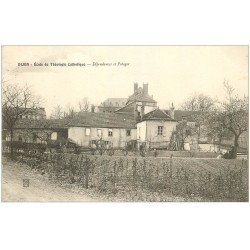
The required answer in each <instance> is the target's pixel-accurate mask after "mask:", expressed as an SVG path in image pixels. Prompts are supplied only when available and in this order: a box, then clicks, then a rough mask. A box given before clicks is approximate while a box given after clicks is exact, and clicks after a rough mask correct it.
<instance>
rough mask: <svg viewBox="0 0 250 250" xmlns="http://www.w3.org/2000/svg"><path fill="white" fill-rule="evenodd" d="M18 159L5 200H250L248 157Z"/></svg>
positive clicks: (7, 171)
mask: <svg viewBox="0 0 250 250" xmlns="http://www.w3.org/2000/svg"><path fill="white" fill-rule="evenodd" d="M43 157H44V156H43ZM17 161H19V163H13V162H8V161H6V160H4V162H3V196H2V199H3V200H4V201H8V200H9V201H12V200H20V201H23V200H25V201H29V200H30V201H90V200H91V201H92V200H95V201H151V202H152V201H153V202H154V201H248V164H247V161H246V160H244V159H243V160H225V159H196V158H172V159H171V158H154V157H148V158H142V157H131V156H128V157H124V156H123V157H110V156H84V155H73V154H56V155H50V156H49V157H46V159H42V158H36V157H34V156H32V157H31V156H28V157H27V156H22V157H19V158H18V159H17ZM26 175H27V176H28V178H29V179H31V180H32V181H31V183H33V185H31V188H29V189H27V188H22V179H23V178H24V177H23V176H26ZM6 182H7V183H6ZM36 185H37V187H36ZM57 189H58V190H57ZM39 190H40V191H39ZM79 195H80V196H79Z"/></svg>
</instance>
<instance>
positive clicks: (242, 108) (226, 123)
mask: <svg viewBox="0 0 250 250" xmlns="http://www.w3.org/2000/svg"><path fill="white" fill-rule="evenodd" d="M224 87H225V90H226V93H227V100H226V101H224V102H222V103H221V104H220V107H218V108H217V109H216V112H215V113H214V121H215V124H217V125H216V126H215V127H214V129H215V132H216V133H217V134H221V133H223V134H224V133H226V132H227V133H228V132H230V133H232V134H233V135H234V144H233V146H234V148H233V152H232V158H236V157H237V152H238V147H239V143H238V141H239V137H240V136H241V135H242V133H243V132H246V131H247V130H248V98H246V97H244V98H239V97H238V96H237V95H233V92H234V89H233V87H232V86H231V85H230V84H229V83H228V81H227V82H225V81H224Z"/></svg>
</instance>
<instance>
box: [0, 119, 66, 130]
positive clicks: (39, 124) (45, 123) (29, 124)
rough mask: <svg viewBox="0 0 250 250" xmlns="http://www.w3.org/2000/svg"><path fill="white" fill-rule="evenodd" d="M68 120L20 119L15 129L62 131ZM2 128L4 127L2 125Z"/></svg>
mask: <svg viewBox="0 0 250 250" xmlns="http://www.w3.org/2000/svg"><path fill="white" fill-rule="evenodd" d="M68 123H69V119H40V120H33V119H20V120H18V121H17V123H16V125H15V128H20V129H63V128H67V126H68ZM3 126H4V127H6V125H4V124H3Z"/></svg>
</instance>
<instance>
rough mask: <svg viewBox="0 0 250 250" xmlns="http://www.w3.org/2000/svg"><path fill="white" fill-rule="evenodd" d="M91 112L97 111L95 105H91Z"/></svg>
mask: <svg viewBox="0 0 250 250" xmlns="http://www.w3.org/2000/svg"><path fill="white" fill-rule="evenodd" d="M91 113H95V105H93V104H92V105H91Z"/></svg>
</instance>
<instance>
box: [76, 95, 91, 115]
mask: <svg viewBox="0 0 250 250" xmlns="http://www.w3.org/2000/svg"><path fill="white" fill-rule="evenodd" d="M90 106H91V104H90V102H89V100H88V98H87V97H84V98H83V99H82V100H81V101H79V102H78V107H79V110H80V111H84V112H89V110H90Z"/></svg>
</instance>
